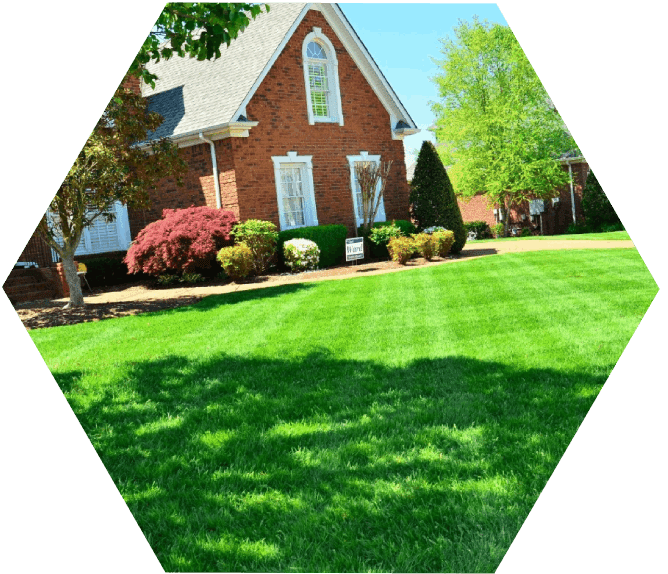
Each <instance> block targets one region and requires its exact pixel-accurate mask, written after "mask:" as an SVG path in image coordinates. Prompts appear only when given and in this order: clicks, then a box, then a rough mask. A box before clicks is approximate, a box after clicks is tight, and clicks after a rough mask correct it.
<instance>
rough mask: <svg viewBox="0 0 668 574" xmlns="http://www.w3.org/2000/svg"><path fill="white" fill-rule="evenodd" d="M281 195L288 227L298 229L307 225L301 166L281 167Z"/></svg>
mask: <svg viewBox="0 0 668 574" xmlns="http://www.w3.org/2000/svg"><path fill="white" fill-rule="evenodd" d="M281 194H282V201H283V215H284V217H285V224H286V226H287V227H298V226H300V225H306V216H305V213H304V205H305V199H304V181H303V173H302V168H301V167H300V166H298V165H296V166H295V165H290V166H282V167H281Z"/></svg>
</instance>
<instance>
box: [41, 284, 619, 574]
mask: <svg viewBox="0 0 668 574" xmlns="http://www.w3.org/2000/svg"><path fill="white" fill-rule="evenodd" d="M295 287H296V286H285V287H279V288H277V292H281V291H282V290H285V289H294V288H295ZM265 291H266V290H265ZM258 294H259V293H258V292H245V293H235V294H231V295H226V296H225V297H222V298H221V297H212V298H209V299H207V300H206V301H205V302H207V301H208V302H209V304H226V303H229V302H230V301H229V298H230V297H232V301H235V300H239V299H238V298H239V297H241V298H245V297H252V296H254V295H258ZM220 299H223V301H220ZM217 300H218V301H217ZM203 303H204V302H203ZM611 368H612V366H611ZM54 376H55V378H56V380H57V381H58V383H59V384H60V386H61V388H62V389H63V391H64V392H65V393H66V394H67V396H68V400H69V401H70V404H72V407H73V409H74V411H75V413H76V414H77V416H78V417H79V420H80V422H81V424H82V426H83V428H84V429H85V430H86V432H87V433H88V436H89V437H90V439H91V441H92V443H93V445H94V446H95V448H96V450H97V452H98V453H99V455H100V457H101V459H102V461H103V462H104V464H105V465H106V468H107V469H108V471H109V473H110V475H111V477H112V478H113V480H114V481H115V483H116V485H117V486H118V488H119V490H120V491H121V493H122V495H123V496H124V498H125V500H126V502H127V503H128V506H129V508H130V510H131V511H132V513H133V514H134V516H135V518H136V519H137V522H138V524H139V526H140V527H141V528H142V530H143V532H144V533H145V535H146V537H147V539H148V541H149V543H150V544H151V546H152V548H153V550H154V551H155V553H156V555H157V557H158V558H159V560H160V562H161V563H162V566H163V567H164V568H165V570H166V571H255V572H258V571H293V570H297V571H360V570H383V571H405V572H409V571H437V572H450V571H477V572H490V571H493V570H495V569H496V567H497V566H498V564H499V562H500V561H501V559H502V557H503V555H504V554H505V552H506V550H507V549H508V547H509V545H510V543H511V542H512V540H513V538H514V536H515V534H516V533H517V531H518V530H519V528H520V526H521V525H522V522H523V521H524V519H525V518H526V516H527V514H528V512H529V511H530V509H531V507H532V506H533V504H534V502H535V500H536V499H537V497H538V495H539V494H540V492H541V490H542V489H543V487H544V486H545V483H546V482H547V479H548V478H549V476H550V474H551V473H552V471H553V470H554V468H555V466H556V464H557V462H558V461H559V459H560V457H561V456H562V454H563V452H564V450H565V449H566V447H567V446H568V444H569V442H570V440H571V439H572V437H573V435H574V433H575V431H576V430H577V428H578V426H579V425H580V423H581V422H582V420H583V419H584V417H585V415H586V413H587V411H588V409H589V408H590V406H591V404H592V402H593V400H594V398H595V396H596V394H597V392H598V390H599V388H600V386H601V385H602V384H603V382H604V377H602V376H601V377H593V376H591V375H587V374H576V375H573V374H572V373H571V374H569V375H568V376H567V375H565V374H564V373H562V372H559V371H554V370H550V369H531V370H521V369H516V368H514V367H512V366H509V365H504V364H499V363H493V362H484V361H479V360H475V359H470V358H465V357H449V358H443V359H437V360H420V361H416V362H414V363H412V364H410V365H407V366H406V367H401V368H388V367H386V366H383V365H380V364H376V363H372V362H364V361H353V360H338V359H335V358H333V357H332V356H330V355H329V354H328V353H327V352H326V351H323V352H321V353H318V354H312V355H309V356H306V357H302V358H298V359H289V358H286V359H283V360H279V359H275V358H266V359H262V358H243V357H236V356H227V355H224V354H220V355H217V356H215V357H213V358H208V359H206V360H201V361H199V362H193V361H189V360H186V359H184V358H182V357H179V356H168V357H164V358H162V359H159V360H154V361H147V362H138V363H131V364H130V363H128V364H124V365H121V366H120V367H119V369H118V371H117V372H116V373H115V374H114V376H113V378H112V379H111V380H110V381H108V382H107V383H105V384H104V385H98V386H95V383H94V382H92V381H93V380H94V378H91V377H90V374H89V375H88V376H87V377H84V376H82V373H79V372H76V371H69V372H54ZM97 380H99V379H97Z"/></svg>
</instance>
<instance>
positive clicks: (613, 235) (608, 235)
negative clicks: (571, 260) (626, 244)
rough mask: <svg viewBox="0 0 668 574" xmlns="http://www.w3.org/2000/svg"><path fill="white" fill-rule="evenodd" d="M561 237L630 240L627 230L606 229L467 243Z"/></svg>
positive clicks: (477, 241)
mask: <svg viewBox="0 0 668 574" xmlns="http://www.w3.org/2000/svg"><path fill="white" fill-rule="evenodd" d="M562 239H566V240H569V239H593V240H599V241H602V240H607V241H610V240H619V241H622V240H630V239H631V237H630V236H629V232H628V231H607V232H603V233H577V234H573V235H532V236H531V237H500V238H498V239H479V240H476V241H470V242H469V244H471V245H473V244H475V243H491V242H495V241H534V240H552V241H554V240H556V241H561V240H562Z"/></svg>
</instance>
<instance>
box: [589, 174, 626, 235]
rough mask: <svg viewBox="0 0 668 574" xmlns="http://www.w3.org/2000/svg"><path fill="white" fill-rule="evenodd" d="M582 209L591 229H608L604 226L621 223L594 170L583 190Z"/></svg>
mask: <svg viewBox="0 0 668 574" xmlns="http://www.w3.org/2000/svg"><path fill="white" fill-rule="evenodd" d="M582 211H583V212H584V216H585V221H586V222H587V225H588V227H589V228H590V230H591V231H594V232H596V231H607V230H604V229H603V227H604V226H613V225H621V221H620V220H619V217H618V216H617V213H616V212H615V209H614V208H613V207H612V204H611V203H610V200H609V199H608V196H607V195H605V192H604V191H603V188H602V187H601V184H600V183H598V180H597V179H596V176H595V175H594V172H593V171H592V170H590V171H589V175H588V176H587V181H586V183H585V186H584V189H583V190H582ZM621 229H624V228H623V227H622V228H621ZM621 229H617V228H615V229H610V230H609V231H621Z"/></svg>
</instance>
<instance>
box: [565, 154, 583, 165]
mask: <svg viewBox="0 0 668 574" xmlns="http://www.w3.org/2000/svg"><path fill="white" fill-rule="evenodd" d="M559 163H561V164H562V165H568V164H569V163H587V160H586V159H585V158H584V156H581V155H579V156H577V157H565V158H562V159H560V160H559Z"/></svg>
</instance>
